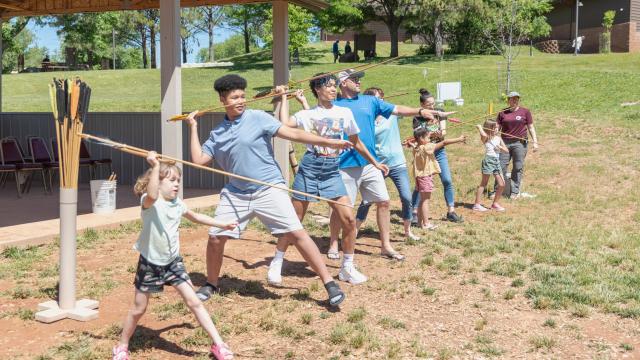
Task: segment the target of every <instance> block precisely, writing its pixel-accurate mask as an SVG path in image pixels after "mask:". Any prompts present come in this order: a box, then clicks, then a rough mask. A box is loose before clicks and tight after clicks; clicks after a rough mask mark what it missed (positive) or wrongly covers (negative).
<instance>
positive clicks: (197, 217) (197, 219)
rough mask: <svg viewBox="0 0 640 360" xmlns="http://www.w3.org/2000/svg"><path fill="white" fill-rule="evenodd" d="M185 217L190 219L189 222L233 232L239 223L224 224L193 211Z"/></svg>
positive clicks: (189, 211)
mask: <svg viewBox="0 0 640 360" xmlns="http://www.w3.org/2000/svg"><path fill="white" fill-rule="evenodd" d="M184 217H186V218H187V219H189V221H192V222H194V223H198V224H202V225H207V226H215V227H217V228H221V229H226V230H233V229H235V228H236V227H237V226H238V223H236V222H232V223H222V222H219V221H216V220H215V219H214V218H212V217H211V216H208V215H205V214H201V213H197V212H194V211H192V210H187V212H186V213H184Z"/></svg>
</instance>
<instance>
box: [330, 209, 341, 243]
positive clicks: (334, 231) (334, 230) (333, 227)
mask: <svg viewBox="0 0 640 360" xmlns="http://www.w3.org/2000/svg"><path fill="white" fill-rule="evenodd" d="M330 213H331V214H330V221H329V231H330V232H331V239H330V240H329V252H332V253H337V252H338V251H339V250H338V240H339V239H340V228H341V226H340V218H339V217H338V216H337V215H336V212H335V211H333V209H332V210H331V211H330Z"/></svg>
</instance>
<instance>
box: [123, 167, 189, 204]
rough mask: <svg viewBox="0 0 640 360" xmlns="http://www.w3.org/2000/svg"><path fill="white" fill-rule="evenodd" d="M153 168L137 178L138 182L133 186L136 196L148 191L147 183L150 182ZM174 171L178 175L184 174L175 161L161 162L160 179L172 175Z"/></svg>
mask: <svg viewBox="0 0 640 360" xmlns="http://www.w3.org/2000/svg"><path fill="white" fill-rule="evenodd" d="M152 170H153V168H149V169H147V171H145V173H144V174H142V175H140V176H139V177H138V180H136V184H135V185H134V186H133V193H134V194H136V196H138V197H140V196H142V194H144V193H146V192H147V185H148V184H149V178H150V177H151V171H152ZM174 171H175V173H176V174H178V176H182V171H180V168H179V167H177V166H176V164H175V163H170V164H167V163H160V181H162V180H163V179H165V178H167V177H169V176H171V173H172V172H174Z"/></svg>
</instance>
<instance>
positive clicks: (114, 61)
mask: <svg viewBox="0 0 640 360" xmlns="http://www.w3.org/2000/svg"><path fill="white" fill-rule="evenodd" d="M111 40H112V45H113V65H111V66H112V68H113V70H115V69H116V29H114V28H111Z"/></svg>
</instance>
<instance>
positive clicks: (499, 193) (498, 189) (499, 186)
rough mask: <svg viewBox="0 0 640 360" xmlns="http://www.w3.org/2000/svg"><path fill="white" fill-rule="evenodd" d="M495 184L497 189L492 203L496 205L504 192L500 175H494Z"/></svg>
mask: <svg viewBox="0 0 640 360" xmlns="http://www.w3.org/2000/svg"><path fill="white" fill-rule="evenodd" d="M487 178H488V176H487ZM496 183H497V184H498V188H497V189H496V194H495V197H494V198H493V203H494V204H498V201H499V200H500V198H501V197H502V191H504V185H505V184H504V179H503V178H502V175H496Z"/></svg>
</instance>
